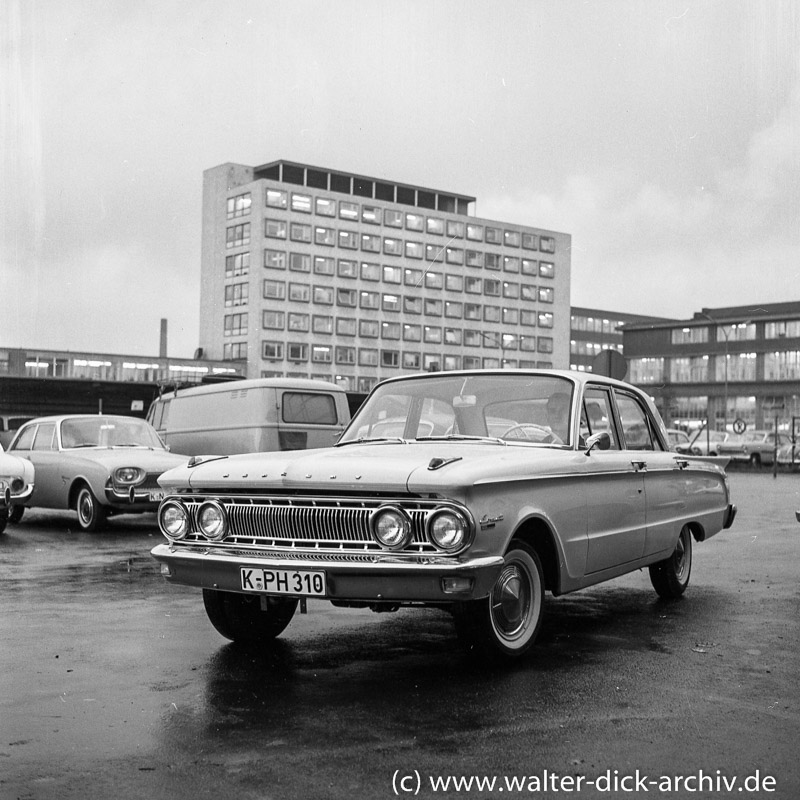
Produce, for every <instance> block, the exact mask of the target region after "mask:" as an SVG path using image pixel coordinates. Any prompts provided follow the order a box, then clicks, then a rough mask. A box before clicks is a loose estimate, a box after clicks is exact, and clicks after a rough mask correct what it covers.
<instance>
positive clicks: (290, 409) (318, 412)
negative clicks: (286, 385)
mask: <svg viewBox="0 0 800 800" xmlns="http://www.w3.org/2000/svg"><path fill="white" fill-rule="evenodd" d="M282 419H283V421H284V422H294V423H304V424H307V425H335V424H336V422H337V418H336V401H335V399H334V397H333V395H330V394H318V393H311V392H284V393H283V409H282Z"/></svg>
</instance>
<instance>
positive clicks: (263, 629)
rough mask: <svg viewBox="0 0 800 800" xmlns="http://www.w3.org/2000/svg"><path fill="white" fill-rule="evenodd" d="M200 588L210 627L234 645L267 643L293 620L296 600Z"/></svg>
mask: <svg viewBox="0 0 800 800" xmlns="http://www.w3.org/2000/svg"><path fill="white" fill-rule="evenodd" d="M263 601H264V602H263V604H262V596H261V595H246V594H237V593H236V592H221V591H218V590H217V589H203V605H205V608H206V614H208V618H209V620H211V624H212V625H213V626H214V627H215V628H216V629H217V632H218V633H220V634H222V635H223V636H224V637H225V638H226V639H230V640H231V641H233V642H244V643H248V642H249V643H254V642H269V641H271V640H272V639H274V638H275V637H276V636H279V635H280V634H281V633H283V631H284V630H285V629H286V627H287V625H288V624H289V623H290V622H291V621H292V617H293V616H294V612H295V611H296V610H297V599H296V598H288V597H286V598H285V597H264V598H263Z"/></svg>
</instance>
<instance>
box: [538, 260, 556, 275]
mask: <svg viewBox="0 0 800 800" xmlns="http://www.w3.org/2000/svg"><path fill="white" fill-rule="evenodd" d="M534 263H536V262H534ZM555 270H556V266H555V264H553V263H552V262H550V261H540V262H539V277H540V278H552V277H553V275H554V274H555Z"/></svg>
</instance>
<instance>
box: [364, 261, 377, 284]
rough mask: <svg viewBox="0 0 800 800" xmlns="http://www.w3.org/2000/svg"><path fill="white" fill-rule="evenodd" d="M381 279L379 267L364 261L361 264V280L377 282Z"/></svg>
mask: <svg viewBox="0 0 800 800" xmlns="http://www.w3.org/2000/svg"><path fill="white" fill-rule="evenodd" d="M380 279H381V265H380V264H370V263H368V262H366V261H362V262H361V280H362V281H379V280H380Z"/></svg>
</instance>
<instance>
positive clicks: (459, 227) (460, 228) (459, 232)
mask: <svg viewBox="0 0 800 800" xmlns="http://www.w3.org/2000/svg"><path fill="white" fill-rule="evenodd" d="M447 236H448V237H449V238H450V239H463V238H464V223H463V222H456V221H455V220H452V219H449V220H447Z"/></svg>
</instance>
